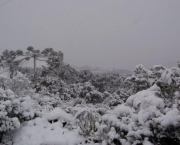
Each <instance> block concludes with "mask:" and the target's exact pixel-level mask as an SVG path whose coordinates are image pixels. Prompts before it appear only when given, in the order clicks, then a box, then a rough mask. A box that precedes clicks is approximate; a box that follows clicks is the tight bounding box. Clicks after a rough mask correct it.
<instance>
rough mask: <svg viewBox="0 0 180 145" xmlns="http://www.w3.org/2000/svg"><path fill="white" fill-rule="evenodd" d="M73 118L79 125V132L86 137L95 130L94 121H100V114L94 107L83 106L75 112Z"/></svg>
mask: <svg viewBox="0 0 180 145" xmlns="http://www.w3.org/2000/svg"><path fill="white" fill-rule="evenodd" d="M75 119H76V121H77V124H78V126H79V127H80V134H81V135H83V136H85V137H88V136H93V135H94V133H95V132H96V131H97V128H96V123H97V122H99V121H100V119H101V116H100V114H99V113H98V112H96V110H95V109H92V108H87V107H85V108H84V109H82V110H80V111H78V112H77V113H76V115H75Z"/></svg>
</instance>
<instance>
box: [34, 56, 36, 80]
mask: <svg viewBox="0 0 180 145" xmlns="http://www.w3.org/2000/svg"><path fill="white" fill-rule="evenodd" d="M34 81H36V56H35V55H34Z"/></svg>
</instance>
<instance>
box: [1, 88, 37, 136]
mask: <svg viewBox="0 0 180 145" xmlns="http://www.w3.org/2000/svg"><path fill="white" fill-rule="evenodd" d="M31 105H32V104H31V99H30V97H23V98H17V97H16V96H15V94H14V92H13V91H11V90H10V89H8V90H3V89H2V88H0V134H1V135H3V134H4V133H6V132H8V131H10V130H14V129H17V128H19V126H20V123H21V122H23V121H25V120H29V119H31V118H33V117H34V112H33V110H32V108H31Z"/></svg>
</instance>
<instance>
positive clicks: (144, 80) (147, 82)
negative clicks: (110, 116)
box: [126, 65, 180, 98]
mask: <svg viewBox="0 0 180 145" xmlns="http://www.w3.org/2000/svg"><path fill="white" fill-rule="evenodd" d="M126 81H127V82H130V83H131V87H130V89H133V92H132V94H135V93H137V92H138V91H142V90H145V89H147V88H150V87H151V86H153V85H154V84H157V85H158V86H159V87H160V89H161V91H162V94H163V96H164V97H166V98H167V97H168V96H172V95H173V94H174V93H175V92H176V91H178V90H179V86H180V69H179V68H177V67H173V68H170V69H167V68H165V67H163V66H161V65H155V66H153V67H152V68H151V69H145V68H144V67H143V66H142V65H137V66H136V69H135V70H134V74H133V75H132V76H130V77H128V78H127V79H126Z"/></svg>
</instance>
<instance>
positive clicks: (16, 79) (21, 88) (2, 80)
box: [0, 68, 30, 96]
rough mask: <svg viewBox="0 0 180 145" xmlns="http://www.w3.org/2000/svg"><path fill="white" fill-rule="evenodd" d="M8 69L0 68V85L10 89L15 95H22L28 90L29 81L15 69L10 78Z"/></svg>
mask: <svg viewBox="0 0 180 145" xmlns="http://www.w3.org/2000/svg"><path fill="white" fill-rule="evenodd" d="M9 75H10V74H9V70H8V69H3V68H0V87H1V88H3V89H11V90H12V91H13V92H14V93H15V94H16V95H20V96H21V95H24V94H25V93H26V92H28V91H29V90H30V81H29V79H28V78H27V77H26V76H25V75H23V74H22V73H21V72H19V71H17V72H16V73H15V74H14V76H13V79H10V76H9Z"/></svg>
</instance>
